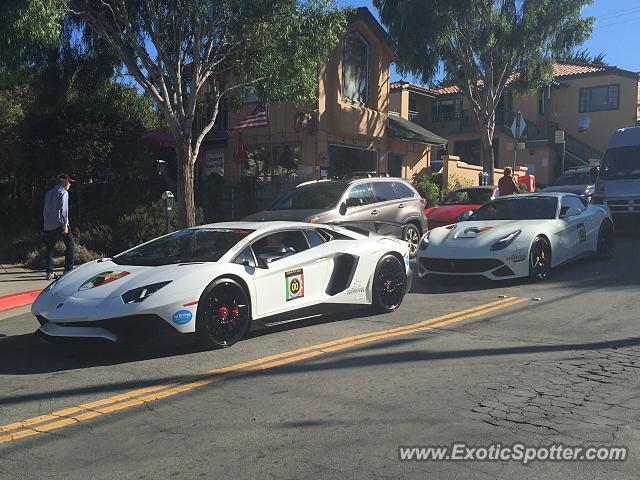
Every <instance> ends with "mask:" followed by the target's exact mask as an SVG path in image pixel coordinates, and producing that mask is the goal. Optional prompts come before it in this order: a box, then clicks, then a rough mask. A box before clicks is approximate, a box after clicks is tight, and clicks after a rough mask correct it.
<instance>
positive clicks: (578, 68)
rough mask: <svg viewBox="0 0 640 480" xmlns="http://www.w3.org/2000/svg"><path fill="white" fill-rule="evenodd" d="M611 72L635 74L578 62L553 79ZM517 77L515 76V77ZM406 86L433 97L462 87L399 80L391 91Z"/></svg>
mask: <svg viewBox="0 0 640 480" xmlns="http://www.w3.org/2000/svg"><path fill="white" fill-rule="evenodd" d="M607 71H611V73H613V74H615V73H620V72H625V73H627V74H632V73H633V72H626V71H624V70H620V69H618V68H616V67H612V66H608V65H589V64H586V63H578V62H556V63H555V64H554V65H553V78H554V79H556V80H561V79H568V78H571V77H576V76H580V75H590V74H593V73H601V72H607ZM514 77H515V75H514ZM404 86H409V87H412V88H416V89H420V90H423V91H425V92H427V93H430V94H432V95H436V96H437V95H451V94H454V93H459V92H460V90H461V89H460V87H458V86H457V85H450V86H446V87H437V88H429V87H423V86H422V85H417V84H415V83H410V82H405V81H403V80H399V81H397V82H394V83H392V84H391V89H392V90H394V89H397V88H402V87H404Z"/></svg>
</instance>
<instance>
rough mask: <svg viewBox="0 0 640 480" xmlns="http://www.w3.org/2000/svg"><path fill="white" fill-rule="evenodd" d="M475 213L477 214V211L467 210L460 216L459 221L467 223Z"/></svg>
mask: <svg viewBox="0 0 640 480" xmlns="http://www.w3.org/2000/svg"><path fill="white" fill-rule="evenodd" d="M473 212H475V210H467V211H466V212H462V213H461V214H460V215H458V221H459V222H466V221H467V220H469V219H470V218H471V217H472V216H473Z"/></svg>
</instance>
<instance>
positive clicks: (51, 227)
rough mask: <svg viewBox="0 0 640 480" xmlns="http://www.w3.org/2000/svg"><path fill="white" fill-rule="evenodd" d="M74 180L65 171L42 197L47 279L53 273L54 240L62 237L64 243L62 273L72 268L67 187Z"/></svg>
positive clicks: (72, 243)
mask: <svg viewBox="0 0 640 480" xmlns="http://www.w3.org/2000/svg"><path fill="white" fill-rule="evenodd" d="M73 182H75V180H74V179H73V178H71V177H70V176H69V175H68V174H66V173H61V174H60V175H58V176H57V177H56V184H55V186H54V187H53V188H52V189H51V190H49V191H48V192H47V193H46V194H45V197H44V210H43V217H44V240H45V244H46V246H47V280H51V279H52V278H54V275H53V248H54V246H55V244H56V241H57V240H58V239H59V238H62V240H63V241H64V245H65V255H64V273H67V272H69V271H71V270H72V269H73V261H74V259H75V247H76V246H75V243H74V242H73V236H72V235H71V230H70V229H69V192H68V190H69V187H70V186H71V184H72V183H73Z"/></svg>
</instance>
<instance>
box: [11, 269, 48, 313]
mask: <svg viewBox="0 0 640 480" xmlns="http://www.w3.org/2000/svg"><path fill="white" fill-rule="evenodd" d="M49 283H50V281H48V280H45V273H44V272H39V271H35V270H28V269H26V268H22V267H20V266H17V265H6V264H0V312H2V311H5V310H9V309H13V308H17V307H20V306H23V305H29V304H30V303H31V302H33V300H34V299H35V298H36V296H37V295H38V293H39V292H40V290H42V289H43V288H44V287H46V286H47V285H49Z"/></svg>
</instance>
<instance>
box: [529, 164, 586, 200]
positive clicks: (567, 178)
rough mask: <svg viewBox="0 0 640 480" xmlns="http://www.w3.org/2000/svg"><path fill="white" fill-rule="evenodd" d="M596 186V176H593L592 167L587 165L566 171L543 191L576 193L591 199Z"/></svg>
mask: <svg viewBox="0 0 640 480" xmlns="http://www.w3.org/2000/svg"><path fill="white" fill-rule="evenodd" d="M595 187H596V186H595V178H592V177H591V168H588V167H587V168H576V169H575V170H569V171H567V172H564V173H563V174H562V175H560V176H559V177H558V178H556V181H555V182H553V184H552V185H550V186H548V187H547V188H543V189H542V190H541V191H542V192H564V193H574V194H576V195H578V196H580V197H582V198H584V199H586V200H589V201H590V200H591V195H593V192H594V190H595Z"/></svg>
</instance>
